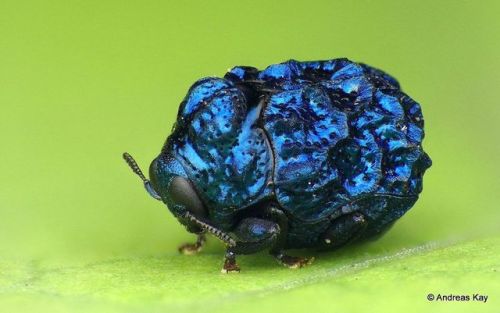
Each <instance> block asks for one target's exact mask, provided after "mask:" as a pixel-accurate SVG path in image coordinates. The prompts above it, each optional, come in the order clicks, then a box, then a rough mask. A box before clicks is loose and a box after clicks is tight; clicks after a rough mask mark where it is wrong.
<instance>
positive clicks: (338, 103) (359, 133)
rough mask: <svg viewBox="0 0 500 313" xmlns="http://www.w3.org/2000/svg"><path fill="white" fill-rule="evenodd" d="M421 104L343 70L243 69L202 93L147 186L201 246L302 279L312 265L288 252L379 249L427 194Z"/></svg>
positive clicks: (330, 66)
mask: <svg viewBox="0 0 500 313" xmlns="http://www.w3.org/2000/svg"><path fill="white" fill-rule="evenodd" d="M423 137H424V120H423V116H422V112H421V108H420V105H419V104H418V103H417V102H415V101H414V100H412V99H411V98H410V97H409V96H407V95H406V94H405V93H403V91H402V90H401V88H400V85H399V83H398V82H397V80H396V79H395V78H393V77H392V76H390V75H389V74H387V73H385V72H383V71H381V70H379V69H376V68H374V67H371V66H368V65H366V64H363V63H356V62H352V61H350V60H348V59H345V58H342V59H333V60H325V61H307V62H299V61H295V60H289V61H286V62H283V63H279V64H273V65H270V66H268V67H267V68H266V69H264V70H262V71H259V70H258V69H256V68H254V67H248V66H236V67H234V68H232V69H230V70H229V71H228V72H227V73H226V74H225V76H224V78H217V77H208V78H203V79H201V80H198V81H197V82H195V83H194V84H193V85H192V86H191V88H190V89H189V91H188V93H187V95H186V97H185V98H184V100H183V101H182V103H181V104H180V107H179V111H178V116H177V120H176V122H175V124H174V127H173V129H172V132H171V134H170V136H169V137H168V138H167V140H166V143H165V144H164V146H163V148H162V149H161V152H160V153H159V155H158V156H157V157H156V158H155V159H154V160H153V161H152V163H151V165H150V167H149V177H150V180H148V179H147V178H146V177H145V176H144V174H143V173H142V171H141V170H140V168H139V167H138V165H137V163H136V162H135V161H134V159H133V158H132V157H131V156H130V155H129V154H128V153H124V154H123V157H124V158H125V160H126V161H127V163H128V164H129V166H130V167H131V168H132V170H133V171H134V172H135V173H136V174H137V175H139V176H140V178H141V179H142V181H143V182H144V185H145V188H146V190H147V191H148V193H149V194H150V195H151V196H152V197H153V198H154V199H156V200H160V201H162V202H164V203H165V204H166V205H167V207H168V208H169V210H170V211H171V212H172V213H173V215H174V216H175V217H176V218H177V219H178V220H179V222H180V223H182V224H183V225H185V227H186V229H187V230H188V231H189V232H191V233H194V234H197V235H198V237H197V238H198V239H197V241H196V243H194V244H184V245H182V246H180V248H179V251H180V252H182V253H184V254H193V253H196V252H199V251H200V250H201V249H202V246H203V244H204V243H205V240H206V239H205V234H207V233H208V234H212V235H214V236H215V237H217V238H218V239H220V240H222V241H223V242H224V243H225V244H226V247H227V250H226V253H225V257H224V263H223V268H222V272H224V273H228V272H239V270H240V268H239V266H238V264H237V263H236V256H237V255H240V254H251V253H255V252H258V251H261V250H266V249H267V250H269V252H270V254H271V255H272V256H274V257H275V258H276V259H277V260H278V261H279V263H281V264H283V265H285V266H287V267H290V268H300V267H303V266H305V265H308V264H310V263H311V262H312V261H313V258H306V257H297V256H290V255H288V254H286V252H285V251H286V250H287V249H292V248H293V249H297V248H317V249H336V248H339V247H341V246H344V245H345V244H347V243H350V242H352V241H355V240H359V239H368V238H376V237H378V236H380V235H381V234H383V233H384V232H385V231H387V230H388V229H389V228H390V227H391V225H393V224H394V222H395V221H396V220H397V219H398V218H400V217H401V216H402V215H403V214H404V213H405V212H406V211H408V210H409V209H410V208H411V207H412V206H413V205H414V203H415V202H416V201H417V198H418V196H419V194H420V193H421V191H422V178H423V174H424V172H425V171H426V169H427V168H429V167H430V166H431V163H432V162H431V159H430V158H429V156H428V155H427V154H426V153H425V152H424V151H423V149H422V139H423Z"/></svg>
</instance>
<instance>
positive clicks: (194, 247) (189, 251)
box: [178, 234, 207, 255]
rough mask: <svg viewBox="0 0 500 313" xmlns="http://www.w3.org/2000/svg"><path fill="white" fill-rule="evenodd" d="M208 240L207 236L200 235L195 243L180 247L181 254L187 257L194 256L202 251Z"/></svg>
mask: <svg viewBox="0 0 500 313" xmlns="http://www.w3.org/2000/svg"><path fill="white" fill-rule="evenodd" d="M206 241H207V238H206V236H205V234H199V235H198V237H197V238H196V242H195V243H185V244H183V245H181V246H179V248H178V249H179V252H180V253H182V254H185V255H193V254H196V253H198V252H200V251H201V249H202V248H203V246H204V245H205V242H206Z"/></svg>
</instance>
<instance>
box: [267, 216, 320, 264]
mask: <svg viewBox="0 0 500 313" xmlns="http://www.w3.org/2000/svg"><path fill="white" fill-rule="evenodd" d="M265 216H266V217H267V218H269V219H270V220H272V221H275V222H276V223H277V224H278V225H279V227H280V233H279V236H278V239H277V240H276V243H275V245H274V246H273V247H272V248H271V250H270V251H269V252H270V254H271V255H273V256H274V257H275V258H276V260H278V262H279V263H280V264H282V265H283V266H286V267H288V268H300V267H304V266H306V265H309V264H311V263H312V262H313V261H314V258H313V257H312V258H305V257H297V256H290V255H287V254H286V253H285V252H284V247H285V244H286V237H287V234H288V217H287V216H286V214H285V213H284V212H283V211H282V210H280V209H278V208H277V207H275V206H269V207H268V208H267V209H266V211H265Z"/></svg>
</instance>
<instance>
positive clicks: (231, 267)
mask: <svg viewBox="0 0 500 313" xmlns="http://www.w3.org/2000/svg"><path fill="white" fill-rule="evenodd" d="M220 272H221V273H223V274H228V273H239V272H240V266H239V265H238V264H237V263H236V256H235V254H234V253H232V252H228V253H226V257H225V258H224V266H223V267H222V269H221V271H220Z"/></svg>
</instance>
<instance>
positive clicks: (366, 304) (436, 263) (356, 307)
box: [0, 237, 500, 312]
mask: <svg viewBox="0 0 500 313" xmlns="http://www.w3.org/2000/svg"><path fill="white" fill-rule="evenodd" d="M379 248H380V247H378V248H377V246H376V245H373V244H363V245H355V246H352V247H349V248H347V249H344V250H343V252H334V253H324V254H320V255H319V257H318V259H317V260H316V262H315V263H314V264H313V265H312V266H310V267H307V268H304V269H300V270H290V269H286V268H281V267H278V265H277V264H275V262H274V261H273V260H272V259H271V258H270V257H268V256H267V255H256V256H248V257H241V258H240V263H241V266H242V268H243V271H242V272H241V273H239V274H229V275H224V274H221V273H219V271H218V267H219V266H220V263H221V255H220V254H211V253H208V254H200V255H197V256H181V255H177V254H170V255H165V256H162V257H149V258H146V257H141V258H128V259H114V260H109V261H104V262H98V263H89V264H84V265H78V266H69V267H67V266H59V267H55V266H44V265H41V264H37V263H30V264H23V263H14V262H5V261H4V262H2V263H0V273H1V276H0V277H1V278H0V279H1V280H0V303H1V305H0V311H2V312H9V311H10V310H12V309H13V308H15V309H16V310H20V309H25V310H26V311H31V310H36V311H37V312H40V311H43V310H46V311H47V312H53V311H71V312H75V311H76V312H78V311H89V310H90V311H92V312H115V311H116V312H119V311H144V312H152V311H161V312H198V311H199V312H223V311H227V312H229V311H232V310H234V309H238V312H255V311H256V310H259V311H261V310H262V312H271V311H274V310H276V309H279V310H282V311H286V312H306V311H311V310H312V311H311V312H327V311H328V312H330V311H339V312H349V311H355V312H357V311H361V310H369V311H370V312H388V311H390V310H391V309H392V310H394V311H397V309H400V310H404V311H405V312H412V311H415V312H417V311H418V312H423V311H429V310H432V311H433V312H434V311H436V312H440V311H443V312H446V311H448V310H450V309H453V310H454V311H467V312H474V311H477V312H488V311H489V310H491V311H493V308H494V307H496V308H498V303H499V302H498V299H499V296H500V274H499V272H498V271H499V270H500V268H499V267H500V253H499V252H500V237H490V238H487V239H478V240H473V241H468V242H460V243H430V244H425V245H421V246H416V247H410V248H402V249H396V250H394V251H385V252H381V251H380V250H379ZM429 293H433V294H435V295H436V296H437V295H438V294H442V295H449V294H454V295H469V296H470V297H472V295H473V294H476V293H479V294H482V295H487V296H488V297H489V298H488V300H487V302H486V303H483V302H478V301H472V299H471V301H468V302H460V303H459V302H452V303H448V302H441V301H434V302H430V301H428V300H427V298H426V297H427V294H429Z"/></svg>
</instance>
